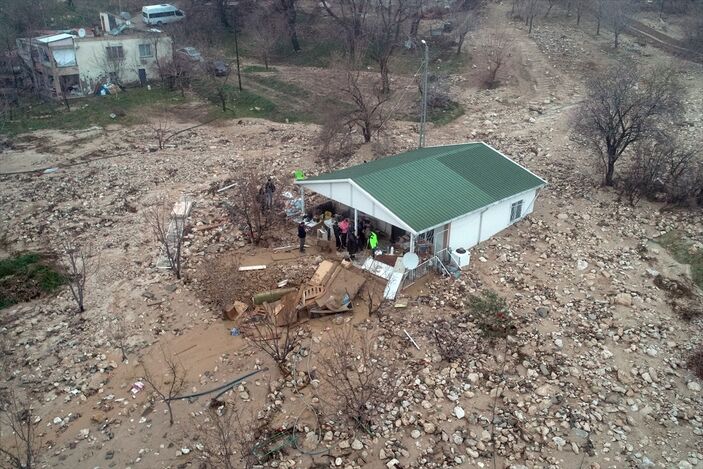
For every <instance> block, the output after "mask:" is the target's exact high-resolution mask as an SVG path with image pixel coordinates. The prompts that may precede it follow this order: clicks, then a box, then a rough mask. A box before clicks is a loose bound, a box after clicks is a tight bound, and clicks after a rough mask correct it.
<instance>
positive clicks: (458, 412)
mask: <svg viewBox="0 0 703 469" xmlns="http://www.w3.org/2000/svg"><path fill="white" fill-rule="evenodd" d="M689 384H691V383H689ZM454 415H456V418H458V419H463V418H464V416H465V415H466V412H464V409H462V408H461V407H459V406H456V407H454Z"/></svg>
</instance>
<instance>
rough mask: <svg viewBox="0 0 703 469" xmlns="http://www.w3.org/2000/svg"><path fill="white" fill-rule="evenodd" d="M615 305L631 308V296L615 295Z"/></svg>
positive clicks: (624, 294) (627, 294)
mask: <svg viewBox="0 0 703 469" xmlns="http://www.w3.org/2000/svg"><path fill="white" fill-rule="evenodd" d="M614 301H615V304H616V305H621V306H632V295H630V294H629V293H618V294H617V295H615V300H614Z"/></svg>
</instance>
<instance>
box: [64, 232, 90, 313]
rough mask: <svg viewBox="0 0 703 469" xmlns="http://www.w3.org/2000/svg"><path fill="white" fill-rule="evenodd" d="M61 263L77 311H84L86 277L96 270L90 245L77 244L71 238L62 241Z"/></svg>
mask: <svg viewBox="0 0 703 469" xmlns="http://www.w3.org/2000/svg"><path fill="white" fill-rule="evenodd" d="M62 248H63V253H62V254H63V255H62V265H63V268H64V270H65V272H66V275H65V277H66V281H67V283H68V288H69V289H70V290H71V295H72V296H73V299H74V301H75V302H76V305H77V306H78V312H80V313H83V312H84V311H85V303H84V302H85V292H86V283H87V281H88V277H89V276H90V275H92V274H94V273H95V271H97V268H98V262H97V260H96V259H94V258H93V250H92V248H91V247H90V245H84V246H79V245H77V244H75V243H74V241H72V240H68V239H65V240H64V241H63V242H62Z"/></svg>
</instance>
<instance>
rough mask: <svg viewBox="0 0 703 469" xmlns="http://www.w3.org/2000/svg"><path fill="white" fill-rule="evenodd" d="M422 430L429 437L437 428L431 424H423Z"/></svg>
mask: <svg viewBox="0 0 703 469" xmlns="http://www.w3.org/2000/svg"><path fill="white" fill-rule="evenodd" d="M422 430H423V431H424V432H425V433H427V434H428V435H431V434H433V433H434V432H435V431H436V430H437V427H436V426H435V424H434V423H432V422H425V423H423V424H422Z"/></svg>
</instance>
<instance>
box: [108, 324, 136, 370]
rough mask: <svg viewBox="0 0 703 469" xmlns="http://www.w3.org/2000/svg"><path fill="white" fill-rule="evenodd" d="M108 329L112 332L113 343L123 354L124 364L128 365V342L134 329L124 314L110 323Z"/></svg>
mask: <svg viewBox="0 0 703 469" xmlns="http://www.w3.org/2000/svg"><path fill="white" fill-rule="evenodd" d="M107 328H108V330H109V331H110V335H111V338H112V341H113V342H114V343H115V346H116V347H117V349H118V350H119V351H120V353H121V354H122V362H123V363H126V362H127V361H128V359H129V358H128V357H127V351H128V346H127V340H128V339H129V338H130V337H131V336H132V328H131V327H130V325H129V324H128V323H127V319H126V318H125V317H124V315H122V314H119V316H118V317H117V319H116V320H114V321H110V322H109V323H108V325H107Z"/></svg>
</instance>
